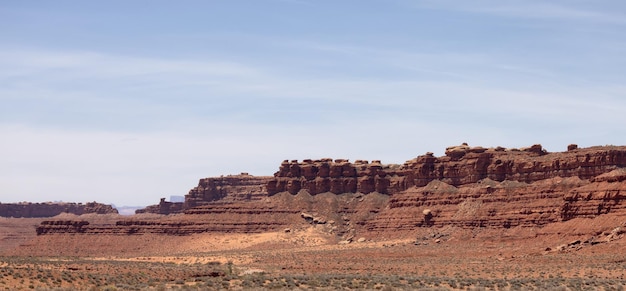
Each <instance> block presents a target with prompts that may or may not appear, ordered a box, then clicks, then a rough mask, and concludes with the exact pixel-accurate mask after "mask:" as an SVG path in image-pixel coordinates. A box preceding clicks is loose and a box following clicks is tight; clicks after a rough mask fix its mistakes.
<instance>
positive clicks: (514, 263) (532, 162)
mask: <svg viewBox="0 0 626 291" xmlns="http://www.w3.org/2000/svg"><path fill="white" fill-rule="evenodd" d="M624 167H626V147H616V146H610V147H592V148H586V149H579V148H578V147H576V146H575V145H570V146H569V147H568V151H567V152H560V153H548V152H546V151H545V150H543V149H542V148H541V146H539V145H535V146H532V147H529V148H526V149H503V148H492V149H485V148H480V147H473V148H472V147H469V146H467V145H461V146H457V147H450V148H448V149H447V151H446V156H444V157H434V156H433V155H432V154H430V153H427V154H426V155H423V156H419V157H417V158H416V159H413V160H410V161H407V163H405V164H404V165H383V164H382V163H380V162H379V161H373V162H371V163H370V162H367V161H357V162H355V163H350V162H348V161H347V160H331V159H321V160H305V161H303V162H297V161H285V162H283V163H282V164H281V166H280V169H279V171H278V172H277V173H276V174H275V175H274V177H254V176H250V175H247V174H245V173H242V174H241V175H232V176H222V177H214V178H205V179H201V180H200V181H199V184H198V186H197V187H194V188H193V189H191V190H190V191H189V194H188V195H187V196H186V200H185V202H184V203H180V204H175V203H171V202H166V201H164V200H161V202H160V203H159V204H158V205H153V206H150V207H148V208H146V209H144V210H142V211H139V214H136V215H133V216H121V215H118V214H115V213H110V214H94V213H91V214H83V215H75V214H67V213H64V214H61V215H58V216H55V217H52V218H2V220H0V290H2V289H6V290H29V289H40V290H75V289H83V290H115V289H118V290H167V289H201V290H207V289H208V290H214V289H221V288H228V289H240V290H248V289H255V288H257V289H259V288H260V289H276V288H285V289H302V290H307V289H326V290H335V289H366V290H377V289H382V290H394V289H398V290H409V289H410V290H414V289H418V290H419V289H424V290H438V289H441V290H448V289H462V290H594V289H595V290H623V288H624V287H625V285H626V283H625V282H626V278H624V277H625V276H626V271H625V270H626V239H624V236H626V211H625V209H626V204H625V203H624V193H626V192H625V191H626V170H624ZM345 191H348V192H345Z"/></svg>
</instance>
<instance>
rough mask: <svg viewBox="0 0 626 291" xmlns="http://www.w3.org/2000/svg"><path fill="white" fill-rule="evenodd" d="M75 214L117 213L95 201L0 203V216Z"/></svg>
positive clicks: (109, 206)
mask: <svg viewBox="0 0 626 291" xmlns="http://www.w3.org/2000/svg"><path fill="white" fill-rule="evenodd" d="M64 212H65V213H72V214H76V215H81V214H86V213H97V214H108V213H117V210H116V209H115V208H113V206H111V205H106V204H101V203H97V202H88V203H85V204H83V203H62V202H61V203H53V202H48V203H29V202H23V203H0V216H2V217H53V216H57V215H59V214H61V213H64Z"/></svg>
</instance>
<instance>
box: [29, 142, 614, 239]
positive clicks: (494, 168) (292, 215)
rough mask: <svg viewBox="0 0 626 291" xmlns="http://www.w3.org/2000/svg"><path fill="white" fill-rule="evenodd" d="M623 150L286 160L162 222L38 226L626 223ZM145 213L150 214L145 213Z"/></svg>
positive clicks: (188, 200)
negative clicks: (613, 219) (621, 219)
mask: <svg viewBox="0 0 626 291" xmlns="http://www.w3.org/2000/svg"><path fill="white" fill-rule="evenodd" d="M625 168H626V147H624V146H604V147H590V148H578V147H577V146H576V145H570V146H568V150H567V151H564V152H556V153H549V152H547V151H546V150H544V149H543V148H542V146H541V145H533V146H531V147H528V148H522V149H505V148H502V147H496V148H482V147H470V146H468V145H467V144H463V145H460V146H455V147H449V148H447V149H446V154H445V156H442V157H435V156H434V155H433V154H432V153H427V154H425V155H421V156H418V157H416V158H414V159H412V160H409V161H407V162H405V163H404V164H403V165H385V164H382V163H381V162H380V161H372V162H367V161H355V162H354V163H351V162H349V161H348V160H340V159H338V160H332V159H320V160H304V161H302V162H298V161H296V160H292V161H284V162H283V163H282V164H281V165H280V167H279V170H278V172H276V173H275V174H274V176H273V177H255V176H251V175H247V174H241V175H231V176H222V177H216V178H205V179H201V180H200V181H199V183H198V186H197V187H195V188H193V189H191V190H190V191H189V193H188V194H187V195H186V196H185V202H184V203H183V204H167V203H166V202H165V201H164V200H162V201H161V203H160V204H159V206H155V207H153V208H148V210H149V211H146V212H154V213H160V214H168V213H179V214H177V215H174V216H168V217H165V218H162V219H158V220H151V221H146V220H142V219H134V218H131V219H129V220H123V221H118V222H117V223H116V224H115V225H93V224H82V223H77V222H64V223H53V222H49V223H47V224H42V225H41V226H40V229H39V230H38V231H39V232H40V233H41V234H46V233H66V232H75V233H116V234H141V233H166V234H179V235H183V234H190V233H196V232H263V231H269V230H279V229H281V228H288V227H291V226H294V225H296V226H297V225H308V224H313V225H318V226H319V227H323V228H324V229H326V230H327V231H328V232H330V233H335V234H337V235H338V236H341V237H344V238H346V237H350V236H352V235H354V233H357V232H371V233H381V232H382V233H385V232H395V231H411V230H414V229H415V228H420V227H443V226H450V225H451V226H457V227H462V228H481V227H490V228H512V227H542V226H546V225H549V224H551V223H555V222H561V221H567V220H571V219H574V218H593V217H597V216H600V215H607V214H611V215H626V206H625V205H626V204H625V203H624V190H626V170H625ZM150 209H151V210H150Z"/></svg>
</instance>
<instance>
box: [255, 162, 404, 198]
mask: <svg viewBox="0 0 626 291" xmlns="http://www.w3.org/2000/svg"><path fill="white" fill-rule="evenodd" d="M398 169H399V166H398V165H383V164H382V163H381V162H380V161H372V162H371V163H369V162H368V161H361V160H358V161H356V162H354V163H350V162H349V161H348V160H343V159H338V160H334V161H333V160H332V159H321V160H304V161H302V162H298V161H297V160H293V161H291V162H290V161H288V160H285V161H283V163H282V164H281V165H280V169H279V170H278V172H276V174H274V179H271V180H270V181H269V182H268V184H267V192H268V194H269V195H274V194H276V193H280V192H285V191H286V192H289V193H291V194H296V193H298V191H300V190H306V191H307V192H309V193H310V194H313V195H315V194H319V193H325V192H331V193H335V194H340V193H356V192H359V193H364V194H367V193H371V192H378V193H382V194H393V193H395V192H398V191H401V190H404V188H405V187H404V185H403V184H402V182H404V177H401V176H399V175H398V172H397V171H396V170H398Z"/></svg>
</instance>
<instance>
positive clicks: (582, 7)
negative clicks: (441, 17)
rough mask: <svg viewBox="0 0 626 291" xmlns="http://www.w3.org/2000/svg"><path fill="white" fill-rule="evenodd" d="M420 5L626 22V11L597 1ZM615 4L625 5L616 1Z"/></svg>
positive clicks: (532, 16) (519, 15) (530, 16)
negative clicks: (611, 9)
mask: <svg viewBox="0 0 626 291" xmlns="http://www.w3.org/2000/svg"><path fill="white" fill-rule="evenodd" d="M411 3H412V4H411V5H415V6H416V7H423V8H431V9H446V10H456V11H466V12H472V13H481V14H489V15H494V16H501V17H514V18H527V19H544V20H575V21H587V22H596V23H611V24H619V25H623V24H626V18H625V17H624V16H625V15H624V14H619V12H618V11H610V10H600V9H598V8H599V7H602V6H601V5H597V4H598V3H597V2H596V1H589V2H586V3H585V1H535V0H514V1H497V0H479V1H450V0H434V1H430V0H427V1H420V2H419V3H417V4H416V3H414V2H411ZM613 4H614V5H618V6H619V5H622V4H620V3H619V2H613Z"/></svg>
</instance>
